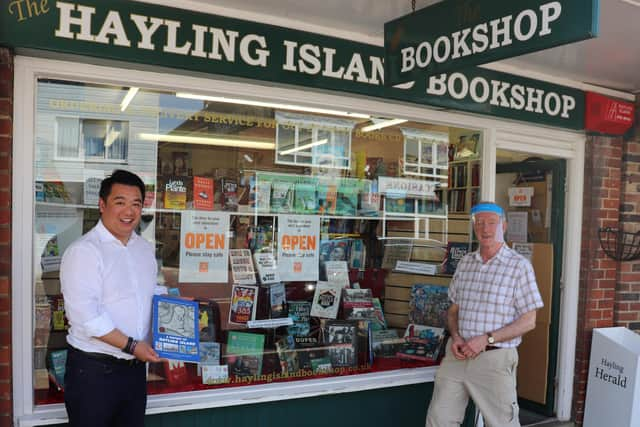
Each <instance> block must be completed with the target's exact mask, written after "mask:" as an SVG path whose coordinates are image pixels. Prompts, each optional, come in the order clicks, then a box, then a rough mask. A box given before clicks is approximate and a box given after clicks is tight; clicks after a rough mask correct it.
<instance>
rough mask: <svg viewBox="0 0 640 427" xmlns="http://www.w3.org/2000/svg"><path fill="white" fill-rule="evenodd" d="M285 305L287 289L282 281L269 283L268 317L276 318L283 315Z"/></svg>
mask: <svg viewBox="0 0 640 427" xmlns="http://www.w3.org/2000/svg"><path fill="white" fill-rule="evenodd" d="M286 306H287V289H286V287H285V286H284V283H282V282H277V283H272V284H270V285H269V307H270V317H271V318H272V319H277V318H280V317H283V316H285V314H286Z"/></svg>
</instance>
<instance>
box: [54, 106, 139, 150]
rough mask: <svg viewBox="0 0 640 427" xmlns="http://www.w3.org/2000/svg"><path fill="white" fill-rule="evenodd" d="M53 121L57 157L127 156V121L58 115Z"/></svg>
mask: <svg viewBox="0 0 640 427" xmlns="http://www.w3.org/2000/svg"><path fill="white" fill-rule="evenodd" d="M56 124H57V141H56V142H57V149H56V154H57V157H58V158H61V159H100V160H120V161H125V160H127V148H128V142H129V123H128V122H124V121H119V120H96V119H81V118H77V117H58V118H57V120H56Z"/></svg>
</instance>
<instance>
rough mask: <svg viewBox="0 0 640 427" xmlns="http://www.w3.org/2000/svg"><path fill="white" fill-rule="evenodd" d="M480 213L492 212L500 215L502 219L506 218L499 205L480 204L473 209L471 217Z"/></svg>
mask: <svg viewBox="0 0 640 427" xmlns="http://www.w3.org/2000/svg"><path fill="white" fill-rule="evenodd" d="M480 212H492V213H495V214H498V215H499V216H500V217H504V211H503V210H502V208H501V207H500V206H498V205H495V204H493V203H480V204H479V205H475V206H474V207H472V208H471V215H475V214H478V213H480Z"/></svg>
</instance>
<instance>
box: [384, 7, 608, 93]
mask: <svg viewBox="0 0 640 427" xmlns="http://www.w3.org/2000/svg"><path fill="white" fill-rule="evenodd" d="M598 15H599V2H598V0H555V1H550V0H518V1H513V0H473V1H470V0H450V1H442V2H439V3H437V4H434V5H432V6H429V7H426V8H424V9H421V10H419V11H417V12H414V13H411V14H409V15H406V16H403V17H401V18H398V19H395V20H393V21H390V22H387V23H386V24H385V26H384V38H385V42H384V45H385V65H386V76H387V85H389V86H393V85H397V84H401V83H405V82H408V81H413V80H416V79H419V78H424V77H425V76H429V75H434V74H438V73H444V72H450V71H454V70H461V69H464V68H468V67H470V66H474V65H480V64H486V63H489V62H493V61H497V60H500V59H505V58H511V57H514V56H518V55H522V54H525V53H530V52H536V51H539V50H543V49H549V48H551V47H555V46H560V45H563V44H568V43H572V42H576V41H580V40H585V39H588V38H592V37H596V36H597V35H598Z"/></svg>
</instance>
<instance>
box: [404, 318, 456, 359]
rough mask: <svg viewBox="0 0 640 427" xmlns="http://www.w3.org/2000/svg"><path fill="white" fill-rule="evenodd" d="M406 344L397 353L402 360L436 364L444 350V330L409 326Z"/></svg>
mask: <svg viewBox="0 0 640 427" xmlns="http://www.w3.org/2000/svg"><path fill="white" fill-rule="evenodd" d="M404 339H405V342H404V343H403V344H402V347H401V348H400V350H399V351H398V353H397V356H398V357H399V358H400V359H410V360H422V361H430V362H435V361H437V360H438V358H439V357H440V354H441V353H442V350H443V348H444V340H445V331H444V328H436V327H433V326H424V325H416V324H413V323H411V324H409V326H407V330H406V332H405V335H404Z"/></svg>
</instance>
